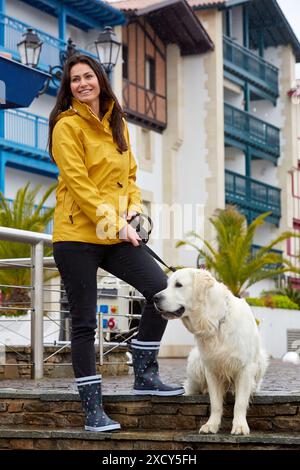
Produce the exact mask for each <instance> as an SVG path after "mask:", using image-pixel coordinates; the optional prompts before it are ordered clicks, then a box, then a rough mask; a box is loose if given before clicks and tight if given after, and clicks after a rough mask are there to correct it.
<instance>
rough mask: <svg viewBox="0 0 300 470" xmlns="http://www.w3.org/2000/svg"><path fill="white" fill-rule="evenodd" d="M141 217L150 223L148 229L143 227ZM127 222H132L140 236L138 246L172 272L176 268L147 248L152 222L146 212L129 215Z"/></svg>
mask: <svg viewBox="0 0 300 470" xmlns="http://www.w3.org/2000/svg"><path fill="white" fill-rule="evenodd" d="M143 219H144V220H147V222H148V223H149V225H150V228H149V229H148V230H146V229H145V228H144V227H143ZM128 223H129V224H132V227H133V228H134V229H135V230H136V232H137V233H138V235H139V236H140V238H141V242H140V246H143V247H144V248H145V250H146V251H148V253H149V254H150V255H151V256H152V257H153V258H155V259H156V261H158V262H159V263H161V264H163V265H164V266H165V267H166V268H168V269H169V270H170V271H172V272H173V273H174V272H175V271H177V270H176V268H174V267H173V266H168V265H167V264H166V263H165V262H164V261H163V260H162V259H161V258H160V257H159V256H158V255H157V254H156V253H155V251H153V250H151V248H149V246H147V245H146V243H148V241H149V236H150V233H151V232H152V229H153V222H152V219H151V218H150V217H149V216H148V215H146V214H139V213H137V214H135V215H133V216H132V217H131V219H130V220H128Z"/></svg>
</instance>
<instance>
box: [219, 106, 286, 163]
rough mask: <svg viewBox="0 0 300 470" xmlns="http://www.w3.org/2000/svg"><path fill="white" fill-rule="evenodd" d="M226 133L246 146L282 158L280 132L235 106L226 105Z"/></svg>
mask: <svg viewBox="0 0 300 470" xmlns="http://www.w3.org/2000/svg"><path fill="white" fill-rule="evenodd" d="M224 122H225V133H227V134H229V135H230V136H232V137H234V138H237V139H238V140H240V141H243V142H245V143H246V144H250V145H253V146H254V147H258V148H261V149H262V150H263V151H265V152H267V153H270V154H271V155H275V156H276V157H277V158H278V157H279V156H280V130H279V129H278V128H277V127H275V126H273V125H272V124H269V123H267V122H265V121H263V120H262V119H258V118H257V117H254V116H252V115H251V114H250V113H248V112H246V111H243V110H241V109H238V108H235V107H234V106H232V105H230V104H228V103H225V104H224Z"/></svg>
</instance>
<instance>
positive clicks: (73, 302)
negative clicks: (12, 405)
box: [53, 242, 167, 377]
mask: <svg viewBox="0 0 300 470" xmlns="http://www.w3.org/2000/svg"><path fill="white" fill-rule="evenodd" d="M53 254H54V259H55V262H56V265H57V268H58V270H59V273H60V275H61V278H62V280H63V283H64V286H65V289H66V292H67V297H68V301H69V305H70V313H71V318H72V338H71V349H72V363H73V368H74V374H75V377H86V376H89V375H95V374H96V360H95V347H94V341H95V330H96V327H97V321H96V307H97V269H98V267H101V268H103V269H104V270H105V271H108V272H109V273H111V274H113V275H114V276H116V277H118V278H119V279H122V280H123V281H125V282H127V283H128V284H130V285H131V286H133V287H134V288H136V289H137V290H138V291H139V292H140V293H141V294H142V295H143V296H144V297H145V299H146V305H145V308H144V310H143V313H142V318H141V321H140V324H139V331H138V335H137V339H138V340H140V341H160V339H161V337H162V335H163V333H164V331H165V328H166V326H167V321H166V320H164V319H163V318H162V317H161V315H159V314H158V313H157V312H156V310H155V307H154V305H153V301H152V298H153V296H154V295H155V294H156V293H157V292H159V291H161V290H162V289H165V288H166V286H167V276H166V274H165V273H164V271H163V270H162V269H161V268H160V267H159V266H158V264H157V263H156V261H154V259H153V258H152V256H151V255H149V253H147V251H146V250H145V249H144V248H143V246H138V247H134V246H133V245H132V244H131V243H128V242H122V243H118V244H115V245H97V244H93V243H82V242H56V243H54V244H53Z"/></svg>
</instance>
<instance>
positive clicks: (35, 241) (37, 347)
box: [0, 227, 52, 379]
mask: <svg viewBox="0 0 300 470" xmlns="http://www.w3.org/2000/svg"><path fill="white" fill-rule="evenodd" d="M0 240H5V241H9V242H19V243H27V244H29V245H31V274H32V275H31V286H25V287H26V288H29V289H31V307H32V308H31V351H32V362H33V367H32V376H33V378H35V379H40V378H42V377H43V374H44V371H43V311H44V291H43V279H44V273H43V258H44V246H45V245H52V237H51V235H44V234H39V233H35V232H29V231H26V230H17V229H13V228H8V227H0ZM4 265H5V263H3V262H0V266H2V267H3V266H4ZM6 265H7V263H6ZM23 267H24V265H23ZM22 287H24V286H22ZM4 308H5V309H6V310H7V307H4Z"/></svg>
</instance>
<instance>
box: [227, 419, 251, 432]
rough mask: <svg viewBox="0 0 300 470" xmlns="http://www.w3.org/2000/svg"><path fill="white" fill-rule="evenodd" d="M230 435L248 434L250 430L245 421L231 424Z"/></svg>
mask: <svg viewBox="0 0 300 470" xmlns="http://www.w3.org/2000/svg"><path fill="white" fill-rule="evenodd" d="M231 434H236V435H238V434H244V435H247V434H250V429H249V426H248V424H247V421H243V422H239V423H233V424H232V429H231Z"/></svg>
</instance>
